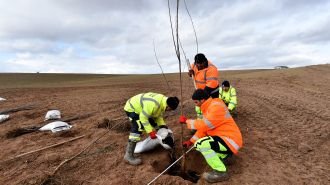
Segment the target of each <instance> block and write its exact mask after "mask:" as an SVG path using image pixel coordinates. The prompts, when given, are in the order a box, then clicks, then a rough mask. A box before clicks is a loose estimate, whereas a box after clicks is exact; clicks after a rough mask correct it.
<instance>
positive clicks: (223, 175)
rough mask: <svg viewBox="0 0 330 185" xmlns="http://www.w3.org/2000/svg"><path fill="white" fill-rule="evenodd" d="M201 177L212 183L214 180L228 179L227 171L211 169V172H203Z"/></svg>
mask: <svg viewBox="0 0 330 185" xmlns="http://www.w3.org/2000/svg"><path fill="white" fill-rule="evenodd" d="M203 178H204V179H205V180H206V181H207V182H209V183H214V182H222V181H226V180H228V179H229V176H228V173H227V172H219V171H216V170H213V171H211V172H205V173H203Z"/></svg>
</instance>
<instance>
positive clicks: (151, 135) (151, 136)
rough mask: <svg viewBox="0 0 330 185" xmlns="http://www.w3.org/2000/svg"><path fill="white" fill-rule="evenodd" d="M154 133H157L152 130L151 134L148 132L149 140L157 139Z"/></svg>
mask: <svg viewBox="0 0 330 185" xmlns="http://www.w3.org/2000/svg"><path fill="white" fill-rule="evenodd" d="M156 133H157V132H156V131H154V130H153V131H152V132H150V133H149V136H150V138H151V139H156V138H157V136H156Z"/></svg>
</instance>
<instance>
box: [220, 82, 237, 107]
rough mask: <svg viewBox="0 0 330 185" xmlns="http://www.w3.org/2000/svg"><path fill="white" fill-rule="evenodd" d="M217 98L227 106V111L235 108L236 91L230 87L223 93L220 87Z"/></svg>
mask: <svg viewBox="0 0 330 185" xmlns="http://www.w3.org/2000/svg"><path fill="white" fill-rule="evenodd" d="M219 94H220V96H219V98H221V99H222V100H223V101H224V102H225V103H226V104H228V109H229V110H231V111H232V110H234V109H235V108H236V106H237V96H236V89H235V88H234V87H232V86H230V87H229V90H228V91H227V92H225V91H223V90H222V88H221V87H220V89H219Z"/></svg>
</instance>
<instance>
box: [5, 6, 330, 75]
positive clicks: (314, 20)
mask: <svg viewBox="0 0 330 185" xmlns="http://www.w3.org/2000/svg"><path fill="white" fill-rule="evenodd" d="M170 3H171V10H172V19H173V21H174V19H175V3H176V1H173V0H171V2H170ZM186 3H187V6H188V8H189V11H190V14H191V15H192V18H193V21H194V25H195V27H196V31H197V36H198V43H199V52H204V53H205V54H206V56H207V57H208V58H209V59H210V60H212V61H213V62H214V63H215V64H216V65H218V66H219V68H220V69H232V68H235V69H243V68H265V67H266V68H271V67H273V66H276V65H289V66H301V65H310V64H317V63H322V62H323V63H326V62H329V58H330V54H328V51H329V49H330V43H329V41H330V33H329V31H328V30H330V21H329V20H330V13H329V11H328V10H329V9H330V2H329V1H326V0H324V1H322V0H317V1H307V0H282V1H277V0H271V1H262V0H252V1H242V0H235V1H229V0H227V1H213V0H204V1H199V0H186ZM0 16H1V19H0V50H1V52H0V65H1V66H2V67H1V68H0V72H9V71H11V72H16V71H18V72H35V71H42V72H90V73H159V72H160V69H159V67H158V65H157V63H156V59H155V57H154V53H153V45H152V41H153V40H155V43H156V50H157V55H158V58H159V60H160V63H161V64H162V65H163V68H164V71H165V72H175V71H178V61H177V58H176V56H175V52H174V46H173V42H172V36H171V29H170V23H169V17H168V9H167V1H153V0H139V1H127V0H125V1H124V0H96V1H78V0H60V1H55V0H50V1H43V0H33V1H32V0H12V1H10V2H5V1H0ZM179 34H180V40H181V42H182V45H183V47H184V51H185V53H186V55H187V57H188V58H189V59H190V61H192V58H193V56H194V55H195V54H196V43H195V36H194V32H193V29H192V26H191V22H190V19H189V17H188V15H187V13H186V10H185V7H184V3H183V1H181V4H180V15H179ZM180 49H181V48H180ZM181 57H182V59H184V56H183V54H182V55H181Z"/></svg>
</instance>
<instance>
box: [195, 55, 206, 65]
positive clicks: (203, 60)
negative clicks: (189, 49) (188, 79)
mask: <svg viewBox="0 0 330 185" xmlns="http://www.w3.org/2000/svg"><path fill="white" fill-rule="evenodd" d="M195 63H198V64H201V63H207V58H206V57H205V55H204V54H203V53H198V54H197V55H196V56H195Z"/></svg>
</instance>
